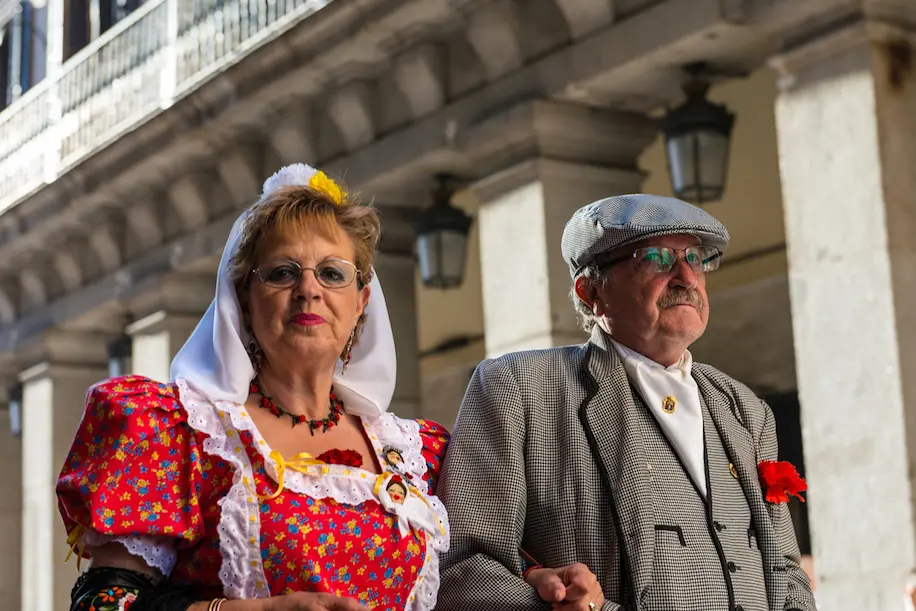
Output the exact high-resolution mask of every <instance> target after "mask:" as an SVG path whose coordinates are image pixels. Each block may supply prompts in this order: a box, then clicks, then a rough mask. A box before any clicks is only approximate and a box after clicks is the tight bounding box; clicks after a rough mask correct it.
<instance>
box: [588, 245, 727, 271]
mask: <svg viewBox="0 0 916 611" xmlns="http://www.w3.org/2000/svg"><path fill="white" fill-rule="evenodd" d="M681 253H683V257H684V261H686V262H687V265H689V266H690V267H691V269H693V270H694V271H695V272H712V271H715V270H717V269H719V264H720V263H721V262H722V251H720V250H719V249H718V248H716V247H715V246H702V245H701V246H690V247H688V248H684V249H680V248H668V247H665V246H646V247H645V248H637V249H636V250H634V251H633V252H632V253H631V254H629V255H626V256H623V257H617V258H616V259H611V260H610V261H603V262H600V263H598V268H599V269H602V270H603V269H607V268H609V267H612V266H614V265H617V264H618V263H622V262H624V261H630V260H632V261H634V262H635V265H636V269H638V270H639V271H643V272H648V273H653V274H665V273H667V272H670V271H671V268H673V267H674V264H675V263H677V260H678V255H679V254H681Z"/></svg>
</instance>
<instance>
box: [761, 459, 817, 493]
mask: <svg viewBox="0 0 916 611" xmlns="http://www.w3.org/2000/svg"><path fill="white" fill-rule="evenodd" d="M757 472H758V474H759V475H760V486H761V488H763V494H764V495H765V497H766V500H767V502H769V503H788V502H789V496H794V497H795V498H797V499H798V500H800V501H801V502H802V503H804V502H805V499H804V497H803V496H802V495H801V493H802V492H804V491H805V490H807V489H808V484H806V483H805V480H804V479H803V478H802V477H801V476H800V475H799V474H798V471H796V470H795V467H794V466H793V465H792V463H790V462H788V461H785V460H779V461H777V460H762V461H760V464H758V465H757Z"/></svg>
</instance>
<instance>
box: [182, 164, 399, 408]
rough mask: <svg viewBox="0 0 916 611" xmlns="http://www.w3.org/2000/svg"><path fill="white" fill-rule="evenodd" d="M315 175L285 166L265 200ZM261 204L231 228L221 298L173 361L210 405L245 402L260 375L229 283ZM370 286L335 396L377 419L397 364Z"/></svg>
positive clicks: (381, 301)
mask: <svg viewBox="0 0 916 611" xmlns="http://www.w3.org/2000/svg"><path fill="white" fill-rule="evenodd" d="M316 173H317V170H315V169H314V168H312V167H311V166H307V165H305V164H302V163H297V164H293V165H290V166H286V167H284V168H282V169H281V170H279V171H278V172H277V173H276V174H274V175H273V176H271V177H270V178H268V179H267V180H266V181H265V182H264V188H263V190H262V193H261V199H262V200H263V199H264V196H266V195H267V194H269V193H272V192H273V191H276V190H277V189H279V188H281V187H285V186H294V185H307V184H308V183H309V180H310V179H311V177H312V176H314V175H315V174H316ZM257 205H258V204H257V203H256V204H254V206H252V208H249V209H248V210H246V211H245V212H243V213H242V215H241V216H239V218H238V219H237V220H236V221H235V224H234V225H233V226H232V231H231V232H230V233H229V239H228V240H227V241H226V247H225V249H224V250H223V256H222V258H221V259H220V261H219V271H218V272H217V276H216V297H214V299H213V301H212V302H211V303H210V307H209V308H207V312H206V313H205V314H204V315H203V317H202V318H201V319H200V322H198V323H197V327H196V328H195V329H194V332H193V333H191V337H189V338H188V341H187V342H185V344H184V346H182V348H181V350H180V351H179V352H178V354H177V355H175V358H174V360H172V367H171V371H170V377H171V378H172V379H173V380H174V379H177V378H183V379H185V380H186V381H187V382H188V384H190V385H191V386H193V387H194V388H195V389H196V390H197V391H198V392H200V393H201V394H203V395H204V396H205V397H207V398H208V399H209V400H210V401H231V402H233V403H238V404H242V403H244V402H245V400H246V399H247V398H248V388H249V383H250V382H251V380H252V379H253V378H254V375H255V371H254V367H253V366H252V364H251V359H250V358H249V356H248V352H247V351H246V350H245V345H246V343H247V339H248V338H247V332H245V331H244V329H243V328H242V310H241V307H240V306H239V300H238V296H237V295H236V293H235V286H234V285H233V283H232V280H231V279H230V278H229V263H230V261H231V260H232V256H233V255H234V254H235V251H236V249H237V248H238V245H239V240H240V239H241V234H242V227H243V225H244V222H245V219H246V218H247V217H248V214H249V212H250V211H251V210H252V209H253V208H254V207H256V206H257ZM369 286H370V288H371V295H370V297H369V303H368V304H367V306H366V322H365V324H364V325H363V329H362V332H361V334H360V336H359V341H358V342H357V343H356V345H354V346H353V350H352V352H351V355H350V363H349V365H347V372H346V375H344V374H343V372H342V366H343V363H342V362H341V361H340V359H338V361H337V366H336V368H335V370H334V391H335V393H336V394H337V395H338V396H339V398H340V399H341V400H342V401H343V403H344V408H345V411H346V412H347V413H348V414H353V415H356V416H366V417H375V416H378V415H380V414H381V413H383V412H385V411H386V410H387V409H388V405H389V403H390V402H391V396H392V395H393V394H394V386H395V380H396V373H397V364H396V361H395V352H394V336H393V335H392V333H391V322H390V321H389V319H388V309H387V307H386V306H385V296H384V294H383V293H382V286H381V284H380V283H379V279H378V275H377V274H373V278H372V281H371V282H370V283H369Z"/></svg>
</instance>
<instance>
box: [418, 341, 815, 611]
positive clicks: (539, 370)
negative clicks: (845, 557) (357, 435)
mask: <svg viewBox="0 0 916 611" xmlns="http://www.w3.org/2000/svg"><path fill="white" fill-rule="evenodd" d="M693 376H694V379H696V381H697V385H698V386H699V389H700V393H701V394H702V396H703V398H704V400H705V401H706V403H707V406H708V407H709V411H710V413H711V415H712V420H713V421H714V425H715V427H716V428H717V430H718V432H719V435H720V437H721V439H722V442H723V445H724V446H725V448H726V451H727V453H728V455H729V458H730V460H731V461H732V462H733V463H734V465H735V468H736V469H737V472H738V479H739V481H740V483H741V487H742V489H743V490H744V493H745V495H746V497H747V501H748V505H749V506H750V509H751V514H752V517H753V522H754V528H755V529H756V531H757V537H758V544H759V547H760V553H761V555H762V559H763V566H764V567H767V568H768V569H769V570H766V574H765V575H764V580H765V583H766V587H767V595H768V602H769V608H770V611H788V610H798V611H815V605H814V600H813V598H812V595H811V590H810V585H809V582H808V577H807V575H806V574H805V572H804V571H803V570H802V569H801V567H800V566H799V551H798V545H797V543H796V540H795V533H794V530H793V528H792V522H791V518H790V517H789V512H788V507H787V506H786V505H774V504H771V503H767V502H765V501H764V497H763V493H762V491H761V488H760V484H759V481H758V476H757V464H758V462H759V461H761V460H776V452H777V447H776V425H775V422H774V419H773V413H772V412H771V410H770V408H769V407H768V406H767V405H766V404H765V403H764V402H763V401H762V400H760V399H759V398H757V397H756V396H755V395H754V394H753V393H752V392H751V391H750V390H749V389H748V388H747V387H745V386H744V385H742V384H740V383H738V382H736V381H735V380H733V379H731V378H730V377H728V376H726V375H725V374H723V373H721V372H719V371H718V370H716V369H714V368H712V367H709V366H707V365H700V364H694V367H693ZM636 402H637V399H636V397H635V395H634V391H633V389H632V387H631V386H630V382H629V379H628V378H627V375H626V372H625V370H624V368H623V365H622V363H621V361H620V359H619V358H618V356H617V354H616V352H615V351H614V350H613V348H611V346H610V344H609V342H608V340H607V336H606V335H605V334H604V333H603V332H602V331H601V330H600V329H598V328H597V327H596V328H595V331H594V332H593V334H592V337H591V340H590V341H589V342H587V343H586V344H584V345H581V346H569V347H563V348H552V349H548V350H540V351H530V352H520V353H515V354H509V355H505V356H503V357H500V358H498V359H495V360H489V361H484V362H483V363H481V364H480V365H479V366H478V368H477V370H476V371H475V373H474V376H473V377H472V379H471V382H470V385H469V387H468V390H467V394H466V395H465V398H464V401H463V403H462V406H461V411H460V413H459V416H458V423H457V425H456V427H455V431H454V433H453V435H452V440H451V444H450V445H449V449H448V453H447V456H446V459H445V464H444V466H443V470H442V474H441V479H440V481H439V485H438V488H437V490H438V494H439V496H440V498H441V499H442V501H443V502H444V503H445V505H446V507H447V509H448V514H449V522H450V524H451V551H449V552H448V554H446V555H445V556H444V557H443V559H442V579H441V586H440V590H439V597H438V601H439V602H438V605H437V607H436V609H437V611H488V610H491V609H492V610H493V611H512V610H518V611H521V610H528V609H549V608H550V605H547V604H545V603H544V602H543V601H541V600H540V598H539V597H538V595H537V593H536V592H535V591H534V589H533V588H531V587H530V586H529V585H528V584H526V583H525V582H524V580H522V578H521V576H520V575H521V572H522V570H523V566H524V562H523V560H522V559H521V557H520V554H519V552H518V548H519V547H522V548H524V549H525V550H526V551H527V552H529V553H530V554H531V555H532V556H534V558H536V559H537V560H538V561H539V562H540V563H541V564H543V565H545V566H553V567H559V566H565V565H568V564H572V563H574V562H582V563H584V564H586V565H587V566H588V567H589V568H590V569H591V571H592V572H593V573H594V574H595V575H596V576H597V578H598V581H599V582H600V584H601V587H602V590H603V592H604V594H605V597H606V599H607V602H606V603H605V604H604V606H603V611H617V610H620V609H626V610H628V611H637V610H639V611H643V610H645V611H674V610H675V609H677V610H678V611H680V610H686V609H689V610H690V611H706V610H707V609H708V611H724V610H718V609H716V610H713V609H711V608H709V606H704V601H685V600H683V593H681V592H677V591H671V592H670V593H668V595H667V596H665V598H666V599H667V600H671V601H676V603H675V604H673V606H672V607H671V608H670V609H648V608H646V607H645V606H644V605H643V603H642V602H641V600H642V599H643V593H644V592H646V591H647V588H648V586H649V583H650V581H651V580H652V575H653V566H652V565H653V562H654V545H655V530H654V520H653V508H652V503H653V500H652V496H651V494H650V490H649V481H648V472H647V466H648V463H647V460H646V454H645V447H644V444H643V443H642V442H641V435H642V434H641V433H640V430H639V427H638V426H637V425H635V424H634V423H633V422H632V419H629V418H624V417H623V414H624V413H626V412H627V411H628V410H632V409H633V407H634V406H635V405H636ZM679 494H695V492H693V491H683V492H681V491H679V490H672V491H671V497H670V498H671V502H672V503H677V499H678V495H679ZM709 562H710V564H711V565H713V564H714V565H715V566H716V567H718V566H719V559H718V558H717V557H714V556H713V557H710V559H709ZM666 570H667V569H666ZM679 570H681V569H680V567H678V566H677V563H676V559H673V561H672V563H671V565H670V571H679ZM696 578H700V576H696ZM652 585H653V588H656V589H657V588H659V587H662V588H665V587H667V585H668V584H658V583H655V584H652ZM671 589H672V590H674V589H675V588H674V587H672V588H671Z"/></svg>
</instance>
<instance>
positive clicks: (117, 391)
mask: <svg viewBox="0 0 916 611" xmlns="http://www.w3.org/2000/svg"><path fill="white" fill-rule="evenodd" d="M200 457H201V448H200V447H199V440H198V438H197V437H196V435H195V433H194V431H193V430H192V429H191V427H190V426H189V425H188V422H187V413H186V412H185V410H184V409H183V408H182V406H181V403H180V402H179V397H178V392H177V389H176V388H175V387H174V386H173V385H170V384H160V383H157V382H154V381H152V380H150V379H148V378H143V377H138V376H128V377H120V378H112V379H110V380H106V381H104V382H101V383H99V384H97V385H96V386H93V387H92V388H91V389H90V390H89V393H88V395H87V398H86V411H85V413H84V415H83V419H82V422H81V423H80V426H79V429H78V430H77V432H76V436H75V438H74V440H73V445H72V447H71V448H70V453H69V454H68V455H67V459H66V462H65V464H64V466H63V470H62V471H61V474H60V478H59V479H58V482H57V497H58V505H59V509H60V513H61V517H62V518H63V520H64V525H65V526H66V529H67V533H68V535H69V537H68V542H69V543H70V545H71V547H72V548H73V549H74V550H76V551H77V552H78V553H79V554H80V555H81V556H82V557H86V558H88V557H90V556H91V548H92V547H93V546H98V545H102V544H105V543H108V542H112V541H117V542H119V543H121V544H122V545H124V546H125V547H126V548H127V549H128V551H130V552H131V553H132V554H134V555H137V556H140V557H142V558H143V559H144V560H145V561H146V563H147V564H149V565H150V566H151V567H155V568H157V569H159V571H160V572H162V573H163V574H164V575H168V574H169V573H170V572H171V569H172V567H173V566H174V563H175V559H176V557H177V550H178V549H180V548H182V547H188V546H193V545H194V544H196V543H197V542H198V541H200V539H201V538H202V537H203V534H204V533H203V520H202V515H201V510H200V504H199V502H198V499H199V497H200V493H201V485H202V481H203V477H204V475H203V473H202V470H201V464H200Z"/></svg>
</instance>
